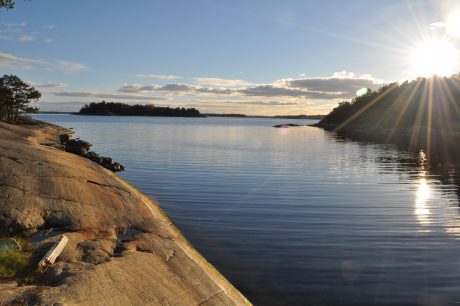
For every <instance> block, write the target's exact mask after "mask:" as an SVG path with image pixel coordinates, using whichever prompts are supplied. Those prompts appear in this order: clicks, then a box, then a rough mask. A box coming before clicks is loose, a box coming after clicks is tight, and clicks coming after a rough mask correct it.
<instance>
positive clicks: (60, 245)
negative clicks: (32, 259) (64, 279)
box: [38, 235, 69, 268]
mask: <svg viewBox="0 0 460 306" xmlns="http://www.w3.org/2000/svg"><path fill="white" fill-rule="evenodd" d="M67 242H69V238H67V237H66V236H65V235H62V237H61V239H60V240H59V241H58V242H56V243H55V244H54V245H53V247H52V248H51V249H49V251H48V252H47V253H46V254H45V256H43V258H42V260H40V262H39V263H38V266H39V267H42V268H46V267H48V266H50V265H52V264H53V263H54V262H55V261H56V258H58V257H59V255H61V253H62V251H64V248H65V246H66V245H67Z"/></svg>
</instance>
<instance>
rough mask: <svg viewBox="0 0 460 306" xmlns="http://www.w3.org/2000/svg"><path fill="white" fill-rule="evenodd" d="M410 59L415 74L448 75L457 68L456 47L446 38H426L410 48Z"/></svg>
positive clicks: (427, 75)
mask: <svg viewBox="0 0 460 306" xmlns="http://www.w3.org/2000/svg"><path fill="white" fill-rule="evenodd" d="M410 60H411V64H412V70H413V73H414V74H415V75H417V76H423V77H429V76H433V75H438V76H450V75H452V74H454V73H456V69H457V68H458V56H457V52H456V49H455V47H454V45H453V43H451V42H450V41H449V40H447V39H439V38H431V39H426V40H425V41H423V42H422V43H420V44H418V45H416V46H415V47H414V48H413V49H412V51H411V54H410Z"/></svg>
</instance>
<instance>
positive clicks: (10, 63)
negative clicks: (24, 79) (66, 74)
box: [0, 52, 47, 69]
mask: <svg viewBox="0 0 460 306" xmlns="http://www.w3.org/2000/svg"><path fill="white" fill-rule="evenodd" d="M46 64H47V62H45V61H41V60H36V59H31V58H26V57H19V56H15V55H12V54H8V53H4V52H0V67H1V68H18V69H31V68H32V65H46Z"/></svg>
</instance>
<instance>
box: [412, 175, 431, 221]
mask: <svg viewBox="0 0 460 306" xmlns="http://www.w3.org/2000/svg"><path fill="white" fill-rule="evenodd" d="M431 196H432V192H431V189H430V186H429V185H428V183H427V181H426V178H424V177H422V178H420V180H419V183H418V187H417V193H416V197H415V217H416V218H417V221H418V222H420V224H421V225H429V224H430V223H431V222H430V214H431V213H430V203H431Z"/></svg>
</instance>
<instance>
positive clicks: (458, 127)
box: [312, 74, 460, 158]
mask: <svg viewBox="0 0 460 306" xmlns="http://www.w3.org/2000/svg"><path fill="white" fill-rule="evenodd" d="M459 115H460V75H458V74H457V75H452V76H451V77H438V76H433V77H430V78H418V79H416V80H413V81H411V82H408V81H406V82H404V83H401V84H398V83H391V84H388V85H385V86H383V87H381V88H380V89H379V90H377V91H372V90H370V89H367V91H366V93H365V94H364V95H362V96H358V97H356V98H354V99H353V100H352V101H350V102H348V101H347V102H341V103H339V105H338V106H337V107H336V108H334V109H333V110H332V111H331V112H330V113H329V114H328V115H326V116H325V117H324V118H323V119H322V120H321V121H319V122H318V123H316V124H313V125H312V126H315V127H319V128H323V129H325V130H328V131H332V132H336V133H339V134H341V135H344V136H348V137H351V138H358V139H360V140H368V141H373V142H378V143H394V144H397V145H398V146H400V147H401V148H404V149H409V150H417V151H420V150H422V151H424V152H425V153H435V154H442V155H444V156H445V157H449V158H454V157H455V156H456V155H458V154H459V153H460V148H458V143H460V122H459V121H458V117H459Z"/></svg>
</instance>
